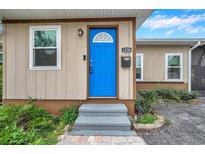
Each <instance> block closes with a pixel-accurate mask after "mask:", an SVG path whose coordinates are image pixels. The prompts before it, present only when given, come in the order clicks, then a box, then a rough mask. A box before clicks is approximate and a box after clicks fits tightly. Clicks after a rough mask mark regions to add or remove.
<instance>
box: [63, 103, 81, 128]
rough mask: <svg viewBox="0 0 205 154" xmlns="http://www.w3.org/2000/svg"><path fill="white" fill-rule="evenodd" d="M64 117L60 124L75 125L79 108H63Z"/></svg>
mask: <svg viewBox="0 0 205 154" xmlns="http://www.w3.org/2000/svg"><path fill="white" fill-rule="evenodd" d="M60 112H61V113H62V116H61V118H60V123H61V124H62V125H66V124H73V123H74V122H75V120H76V118H77V117H78V108H77V106H72V107H70V108H67V107H66V108H63V109H62V110H61V111H60Z"/></svg>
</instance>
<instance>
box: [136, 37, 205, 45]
mask: <svg viewBox="0 0 205 154" xmlns="http://www.w3.org/2000/svg"><path fill="white" fill-rule="evenodd" d="M198 41H201V42H205V38H190V39H189V38H171V39H165V38H161V39H158V38H155V39H154V38H153V39H139V40H137V41H136V44H137V45H188V46H194V45H195V44H196V43H197V42H198Z"/></svg>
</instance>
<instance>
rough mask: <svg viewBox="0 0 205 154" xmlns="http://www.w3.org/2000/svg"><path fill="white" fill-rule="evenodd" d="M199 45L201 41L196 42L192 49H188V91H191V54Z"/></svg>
mask: <svg viewBox="0 0 205 154" xmlns="http://www.w3.org/2000/svg"><path fill="white" fill-rule="evenodd" d="M200 45H201V41H198V42H197V43H196V44H195V45H194V46H193V47H192V48H190V49H189V71H188V90H189V91H191V53H192V50H194V49H196V48H197V47H199V46H200Z"/></svg>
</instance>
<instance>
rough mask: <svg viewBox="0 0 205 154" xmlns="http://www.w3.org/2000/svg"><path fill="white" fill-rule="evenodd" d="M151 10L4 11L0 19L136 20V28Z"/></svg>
mask: <svg viewBox="0 0 205 154" xmlns="http://www.w3.org/2000/svg"><path fill="white" fill-rule="evenodd" d="M152 12H153V10H152V9H4V10H0V18H1V19H3V20H4V21H6V20H36V19H88V18H89V19H90V18H126V17H133V18H136V28H137V29H138V28H139V27H140V25H141V24H142V23H143V22H144V21H145V20H146V19H147V18H148V17H149V16H150V15H151V13H152Z"/></svg>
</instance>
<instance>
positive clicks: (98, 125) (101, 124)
mask: <svg viewBox="0 0 205 154" xmlns="http://www.w3.org/2000/svg"><path fill="white" fill-rule="evenodd" d="M130 127H131V122H130V120H129V118H128V116H118V117H116V116H79V117H78V118H77V119H76V121H75V125H74V129H75V130H124V131H126V130H127V131H128V130H130Z"/></svg>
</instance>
